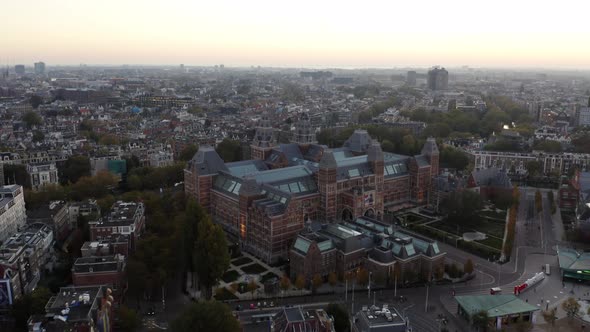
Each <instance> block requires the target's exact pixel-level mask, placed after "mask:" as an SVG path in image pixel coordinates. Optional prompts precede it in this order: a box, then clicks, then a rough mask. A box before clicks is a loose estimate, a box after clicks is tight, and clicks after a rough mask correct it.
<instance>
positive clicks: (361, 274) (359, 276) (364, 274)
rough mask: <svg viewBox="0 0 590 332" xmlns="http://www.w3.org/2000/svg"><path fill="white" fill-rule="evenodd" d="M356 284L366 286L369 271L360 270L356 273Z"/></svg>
mask: <svg viewBox="0 0 590 332" xmlns="http://www.w3.org/2000/svg"><path fill="white" fill-rule="evenodd" d="M356 282H358V283H359V285H361V286H365V285H367V283H368V282H369V271H367V270H366V269H364V268H360V269H359V270H358V271H357V273H356Z"/></svg>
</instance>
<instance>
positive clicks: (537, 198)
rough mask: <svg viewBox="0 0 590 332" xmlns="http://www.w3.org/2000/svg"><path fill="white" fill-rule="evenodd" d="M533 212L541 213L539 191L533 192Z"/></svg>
mask: <svg viewBox="0 0 590 332" xmlns="http://www.w3.org/2000/svg"><path fill="white" fill-rule="evenodd" d="M535 210H536V211H537V213H540V212H541V211H543V198H542V196H541V191H539V189H537V191H535Z"/></svg>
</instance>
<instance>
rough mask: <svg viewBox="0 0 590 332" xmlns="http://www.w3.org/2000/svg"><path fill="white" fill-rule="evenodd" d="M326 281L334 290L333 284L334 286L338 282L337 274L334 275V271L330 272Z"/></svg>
mask: <svg viewBox="0 0 590 332" xmlns="http://www.w3.org/2000/svg"><path fill="white" fill-rule="evenodd" d="M328 283H329V284H330V286H332V291H334V286H336V284H337V283H338V276H337V275H336V272H330V273H329V274H328Z"/></svg>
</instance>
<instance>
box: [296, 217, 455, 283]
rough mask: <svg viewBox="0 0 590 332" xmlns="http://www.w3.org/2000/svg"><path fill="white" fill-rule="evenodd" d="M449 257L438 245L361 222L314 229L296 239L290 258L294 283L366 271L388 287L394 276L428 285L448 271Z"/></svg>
mask: <svg viewBox="0 0 590 332" xmlns="http://www.w3.org/2000/svg"><path fill="white" fill-rule="evenodd" d="M314 228H315V230H314ZM445 256H446V253H444V252H441V251H440V249H439V248H438V244H437V242H436V241H432V240H429V239H426V238H424V237H421V236H418V235H415V234H411V233H409V232H407V231H401V230H397V229H395V228H394V226H392V225H390V224H387V223H384V222H380V221H378V220H375V219H371V218H368V217H361V218H358V219H356V220H355V221H352V222H342V223H339V224H328V225H322V226H320V227H319V228H318V227H313V225H312V226H310V227H309V229H308V230H305V231H302V232H301V233H300V234H299V235H298V236H297V239H296V240H295V242H294V244H293V248H292V249H291V251H290V255H289V258H290V266H291V269H290V271H291V277H292V278H293V279H295V278H296V277H297V276H298V275H302V276H304V278H305V279H306V280H311V279H312V277H313V276H314V275H316V274H318V275H320V276H323V277H325V276H327V275H328V273H330V272H333V271H334V272H336V273H337V274H338V275H341V276H343V275H345V274H346V273H348V272H354V271H356V270H357V269H358V268H361V267H362V268H365V269H367V270H368V271H369V272H370V273H371V274H372V275H374V277H375V278H377V279H380V280H382V281H385V282H390V281H393V279H394V272H396V273H397V274H398V275H399V277H400V280H399V281H400V282H413V281H416V280H419V279H425V280H429V279H431V278H432V277H433V276H434V274H435V272H436V270H437V269H438V270H440V269H444V261H445Z"/></svg>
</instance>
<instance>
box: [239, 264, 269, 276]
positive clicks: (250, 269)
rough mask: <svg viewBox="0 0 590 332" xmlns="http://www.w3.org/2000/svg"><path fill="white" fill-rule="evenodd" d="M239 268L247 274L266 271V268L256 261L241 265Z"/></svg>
mask: <svg viewBox="0 0 590 332" xmlns="http://www.w3.org/2000/svg"><path fill="white" fill-rule="evenodd" d="M241 269H242V271H244V273H247V274H260V273H262V272H265V271H266V268H264V266H262V265H260V264H258V263H254V264H250V265H246V266H243V267H241Z"/></svg>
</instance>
